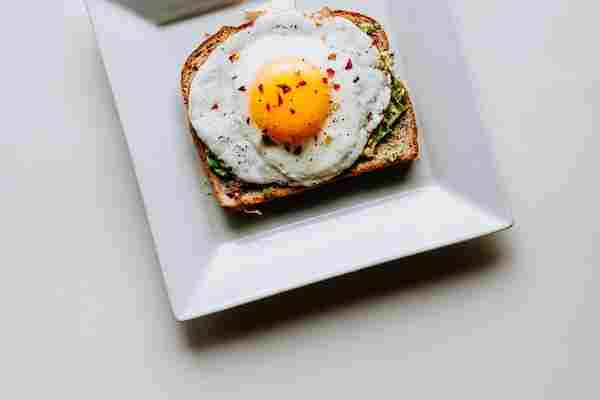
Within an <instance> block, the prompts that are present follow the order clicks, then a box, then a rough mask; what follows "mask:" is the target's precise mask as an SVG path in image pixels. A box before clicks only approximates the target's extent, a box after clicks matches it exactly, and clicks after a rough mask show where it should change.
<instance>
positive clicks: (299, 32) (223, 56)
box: [189, 11, 391, 186]
mask: <svg viewBox="0 0 600 400" xmlns="http://www.w3.org/2000/svg"><path fill="white" fill-rule="evenodd" d="M233 53H238V54H239V59H237V60H236V61H235V62H231V61H230V59H229V57H230V55H231V54H233ZM331 53H335V54H336V59H335V60H329V59H328V55H329V54H331ZM283 57H298V58H303V59H305V60H306V61H307V62H309V63H311V64H313V65H315V66H317V67H319V68H321V69H322V70H323V71H325V70H326V69H327V68H332V69H333V70H335V71H336V74H335V77H334V78H333V79H332V81H334V82H336V83H338V84H339V85H340V88H339V90H338V91H336V90H333V89H332V90H331V92H330V96H331V99H332V100H333V102H334V103H335V104H337V105H336V107H335V108H334V109H333V111H332V112H331V113H330V115H329V117H328V119H327V121H326V122H325V125H324V127H323V129H322V132H321V133H320V134H319V135H317V137H316V138H311V139H309V140H307V141H306V142H305V143H304V144H303V148H302V151H301V152H300V153H299V154H297V155H296V154H293V153H291V152H288V151H286V150H285V149H284V147H283V146H273V145H265V144H264V143H263V141H262V133H261V132H260V131H259V129H258V128H256V127H255V126H254V125H253V123H250V124H247V118H248V98H247V96H248V92H247V91H246V92H244V91H240V90H239V88H240V87H241V86H244V87H246V88H249V86H250V84H251V83H252V82H253V81H254V79H255V77H256V75H257V73H258V71H259V69H260V68H261V67H263V66H264V65H266V64H269V63H271V62H273V61H274V60H276V59H280V58H283ZM378 58H379V53H378V50H377V49H376V48H375V47H374V46H373V44H372V40H371V38H370V37H369V36H368V35H367V34H365V33H364V32H362V31H361V30H360V29H359V28H358V27H357V26H355V25H354V24H353V23H351V22H350V21H348V20H346V19H344V18H339V17H334V18H327V19H324V20H323V21H322V23H321V24H319V26H317V25H316V24H315V22H314V21H313V20H312V19H310V18H307V17H305V16H304V15H303V14H301V13H299V12H296V11H288V12H285V13H278V14H268V15H265V16H263V17H261V18H259V19H258V20H256V21H255V23H254V25H253V26H252V27H249V28H247V29H245V30H243V31H240V32H238V33H236V34H234V35H232V36H231V37H230V38H229V39H228V40H226V41H225V42H224V43H222V44H221V45H220V46H219V47H217V48H216V49H215V50H214V51H213V52H212V53H211V55H210V56H209V57H208V59H207V60H206V62H205V63H204V64H203V65H202V66H201V67H200V69H199V70H198V72H197V74H196V76H195V77H194V80H193V82H192V85H191V90H190V101H189V116H190V121H191V123H192V125H193V126H194V129H195V130H196V132H197V133H198V136H199V137H200V139H201V140H202V141H203V142H204V143H205V144H206V145H207V146H208V147H209V148H210V150H211V151H212V152H213V153H215V155H216V156H217V157H219V158H220V159H221V160H223V161H224V162H225V164H226V165H227V166H229V167H230V168H231V169H232V172H233V173H234V174H235V175H236V176H237V177H239V178H240V179H242V180H244V181H246V182H251V183H259V184H266V183H273V182H275V183H280V184H287V185H292V186H298V185H300V186H310V185H314V184H318V183H321V182H323V181H326V180H328V179H331V178H333V177H335V176H337V175H339V174H340V173H341V172H343V171H344V170H345V169H347V168H349V167H350V166H351V165H352V164H353V163H354V162H355V161H356V160H357V159H358V157H359V156H360V154H361V153H362V151H363V149H364V146H365V145H366V143H367V139H368V136H369V132H371V131H372V130H373V129H375V128H376V127H377V125H378V124H379V122H380V121H381V119H382V117H383V111H384V110H385V108H386V107H387V105H388V103H389V101H390V93H391V90H390V80H389V76H387V74H386V73H384V72H383V71H381V70H379V69H377V68H376V65H377V63H378ZM349 59H351V60H352V68H351V69H349V70H347V69H346V68H345V66H346V64H347V62H348V60H349ZM356 77H358V78H359V79H358V80H356ZM215 104H217V105H218V109H216V110H215V109H214V105H215ZM325 133H326V135H327V136H328V137H329V138H328V139H327V140H325V137H326V136H325Z"/></svg>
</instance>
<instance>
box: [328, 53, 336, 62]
mask: <svg viewBox="0 0 600 400" xmlns="http://www.w3.org/2000/svg"><path fill="white" fill-rule="evenodd" d="M336 58H337V54H335V53H331V54H329V56H327V59H328V60H331V61H334V60H335V59H336Z"/></svg>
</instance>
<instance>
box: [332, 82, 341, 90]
mask: <svg viewBox="0 0 600 400" xmlns="http://www.w3.org/2000/svg"><path fill="white" fill-rule="evenodd" d="M341 87H342V85H340V84H339V83H334V84H333V88H334V89H335V90H340V88H341Z"/></svg>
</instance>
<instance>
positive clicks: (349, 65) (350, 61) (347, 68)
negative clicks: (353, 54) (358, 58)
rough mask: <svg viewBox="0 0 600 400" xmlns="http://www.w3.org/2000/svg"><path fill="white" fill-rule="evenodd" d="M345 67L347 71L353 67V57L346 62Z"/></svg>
mask: <svg viewBox="0 0 600 400" xmlns="http://www.w3.org/2000/svg"><path fill="white" fill-rule="evenodd" d="M345 68H346V71H349V70H351V69H352V59H351V58H349V59H348V62H347V63H346V67H345Z"/></svg>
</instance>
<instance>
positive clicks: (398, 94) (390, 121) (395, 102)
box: [363, 54, 408, 157]
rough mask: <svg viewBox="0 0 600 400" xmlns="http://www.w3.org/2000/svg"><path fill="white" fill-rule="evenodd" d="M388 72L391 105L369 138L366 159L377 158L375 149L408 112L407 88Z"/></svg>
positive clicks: (391, 62)
mask: <svg viewBox="0 0 600 400" xmlns="http://www.w3.org/2000/svg"><path fill="white" fill-rule="evenodd" d="M388 57H390V56H387V55H386V56H385V58H388ZM383 58H384V55H383V54H382V59H383ZM386 65H388V66H391V65H393V59H392V60H391V61H390V60H389V59H388V60H386ZM386 70H387V71H388V72H389V73H390V76H391V79H392V88H391V89H392V93H391V99H390V104H389V106H388V107H387V108H386V110H385V111H384V113H383V120H382V121H381V123H380V124H379V126H378V127H377V129H375V130H374V131H373V132H372V133H371V135H370V136H369V140H368V142H367V145H366V147H365V150H364V152H363V154H364V155H365V156H366V157H374V156H375V148H376V147H377V145H378V144H379V143H380V142H381V141H382V140H383V139H384V138H385V137H386V136H387V135H388V134H389V133H391V132H393V131H394V129H395V128H396V125H397V124H398V122H400V117H401V116H402V114H404V112H405V111H406V110H408V105H407V103H406V88H405V87H404V85H403V84H402V81H400V79H398V78H396V76H395V75H394V73H393V72H392V71H391V69H387V68H386Z"/></svg>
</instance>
